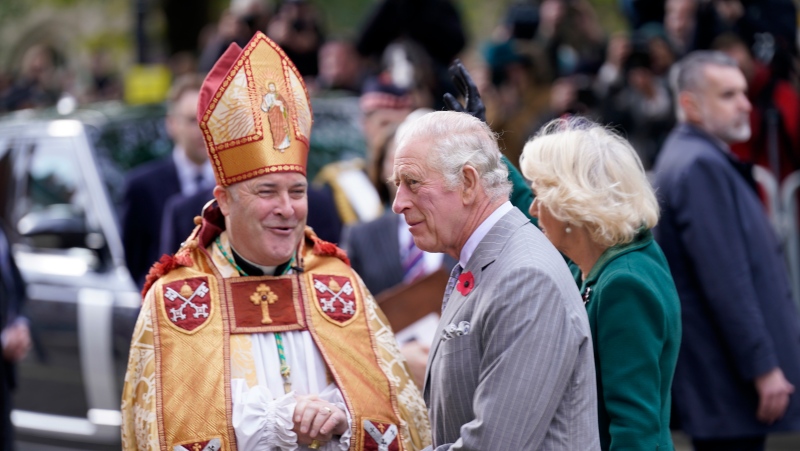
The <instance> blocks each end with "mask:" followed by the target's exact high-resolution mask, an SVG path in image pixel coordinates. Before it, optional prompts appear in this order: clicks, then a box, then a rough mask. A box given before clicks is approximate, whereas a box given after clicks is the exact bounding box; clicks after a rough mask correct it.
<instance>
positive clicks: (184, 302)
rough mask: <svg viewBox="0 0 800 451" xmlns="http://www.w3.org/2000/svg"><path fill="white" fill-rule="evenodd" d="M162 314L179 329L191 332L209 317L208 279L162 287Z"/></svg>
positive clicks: (193, 279) (181, 281)
mask: <svg viewBox="0 0 800 451" xmlns="http://www.w3.org/2000/svg"><path fill="white" fill-rule="evenodd" d="M162 289H163V295H164V313H166V315H167V319H168V320H169V322H170V323H171V324H172V325H174V326H176V327H177V328H179V329H182V330H185V331H187V332H192V331H194V330H196V329H197V328H199V327H200V326H202V325H203V324H204V323H205V322H206V320H207V319H208V318H209V317H210V316H211V295H210V294H209V287H208V278H206V277H193V278H191V279H183V280H178V281H175V282H171V283H168V284H164V286H163V288H162Z"/></svg>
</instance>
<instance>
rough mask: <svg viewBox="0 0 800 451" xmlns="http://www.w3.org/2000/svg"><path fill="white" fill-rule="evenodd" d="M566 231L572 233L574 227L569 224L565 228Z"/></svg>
mask: <svg viewBox="0 0 800 451" xmlns="http://www.w3.org/2000/svg"><path fill="white" fill-rule="evenodd" d="M564 231H565V232H567V233H572V228H571V227H570V226H567V228H566V229H564Z"/></svg>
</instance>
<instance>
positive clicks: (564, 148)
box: [520, 118, 681, 450]
mask: <svg viewBox="0 0 800 451" xmlns="http://www.w3.org/2000/svg"><path fill="white" fill-rule="evenodd" d="M520 162H521V166H522V173H523V174H524V175H525V177H527V178H528V179H529V180H531V182H532V188H533V191H534V194H535V196H536V197H535V199H534V201H533V203H532V204H531V208H530V212H531V214H532V215H534V216H536V217H537V218H538V221H539V227H540V228H541V229H542V231H543V232H544V234H545V235H546V236H547V238H549V239H550V241H551V242H552V243H553V245H554V246H555V247H556V248H557V249H558V250H559V251H561V252H562V253H563V254H564V255H566V256H567V257H568V258H569V259H570V260H572V262H574V264H575V265H573V272H574V273H575V278H576V281H577V282H578V285H579V286H580V291H581V294H582V296H583V300H584V303H585V304H586V310H587V313H588V315H589V324H590V325H591V328H592V339H593V342H594V358H595V366H596V373H597V394H598V413H599V423H600V443H601V445H602V449H604V450H614V449H643V450H644V449H652V450H655V449H673V445H672V438H671V435H670V430H669V418H670V387H671V385H672V377H673V374H674V372H675V364H676V362H677V359H678V349H679V347H680V338H681V323H680V304H679V300H678V294H677V291H676V289H675V284H674V282H673V281H672V276H671V275H670V271H669V267H668V265H667V261H666V259H665V258H664V254H663V253H662V252H661V248H659V246H658V244H656V242H655V241H654V240H653V236H652V234H651V232H650V229H651V228H652V227H653V226H655V225H656V222H657V221H658V203H657V202H656V198H655V195H654V193H653V189H652V188H651V186H650V184H649V182H648V180H647V177H646V176H645V172H644V170H643V168H642V163H641V161H640V160H639V157H638V156H637V155H636V152H635V151H634V150H633V148H632V147H631V146H630V144H628V142H627V141H625V140H624V139H623V138H621V137H620V136H618V135H616V134H615V133H613V132H610V131H609V130H607V129H605V128H604V127H602V126H600V125H598V124H595V123H593V122H591V121H588V120H586V119H582V118H572V119H557V120H555V121H552V122H550V123H548V124H547V125H546V126H545V127H543V128H542V130H541V131H539V132H538V133H537V135H536V136H534V137H533V138H532V139H531V140H530V141H528V143H527V144H526V145H525V147H524V149H523V153H522V158H521V160H520Z"/></svg>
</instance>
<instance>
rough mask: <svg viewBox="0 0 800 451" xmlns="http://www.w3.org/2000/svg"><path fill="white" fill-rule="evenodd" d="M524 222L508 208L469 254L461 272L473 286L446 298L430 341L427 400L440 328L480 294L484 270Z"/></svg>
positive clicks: (526, 219)
mask: <svg viewBox="0 0 800 451" xmlns="http://www.w3.org/2000/svg"><path fill="white" fill-rule="evenodd" d="M527 222H530V220H529V219H528V218H527V217H525V215H523V214H522V213H521V212H520V211H519V210H518V209H517V208H513V209H512V210H511V211H509V212H508V213H506V214H505V215H503V217H502V218H500V220H499V221H497V223H496V224H495V225H494V226H493V227H492V228H491V229H490V230H489V233H487V234H486V236H485V237H483V239H482V240H481V242H480V244H478V247H477V248H476V249H475V252H474V253H473V254H472V257H470V259H469V261H468V262H467V265H466V267H465V268H464V270H463V271H462V272H461V273H462V274H464V273H466V272H472V275H473V277H475V285H474V286H473V289H472V290H471V291H470V292H469V293H468V294H467V296H463V295H462V294H461V293H460V292H459V291H458V289H454V290H453V293H452V294H451V295H450V298H449V299H448V302H447V309H446V310H445V311H444V312H442V317H441V319H440V320H439V326H438V327H437V328H436V331H437V334H436V336H435V338H434V340H433V344H432V349H431V352H430V355H429V356H428V366H427V368H426V370H425V373H426V374H425V390H424V395H425V400H426V401H428V400H429V391H430V380H429V379H430V370H431V364H432V363H433V359H434V358H435V357H436V352H437V351H438V350H439V345H440V344H441V343H442V341H441V334H442V329H444V328H445V327H446V326H447V325H449V324H450V323H452V322H453V318H455V317H456V316H457V315H458V312H459V311H460V310H461V309H462V308H463V307H464V306H465V305H466V304H467V302H469V301H470V300H472V301H473V302H474V300H475V299H477V298H478V296H480V293H481V282H482V279H483V274H484V271H485V270H486V269H488V268H489V266H490V265H491V264H492V263H494V262H495V260H497V259H498V258H499V257H500V251H502V250H503V248H504V247H505V246H506V244H507V243H508V241H509V240H510V239H511V235H513V234H514V232H515V231H516V230H517V229H519V228H520V227H522V226H523V225H524V224H525V223H527Z"/></svg>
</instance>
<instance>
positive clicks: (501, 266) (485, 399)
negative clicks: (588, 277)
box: [424, 208, 600, 451]
mask: <svg viewBox="0 0 800 451" xmlns="http://www.w3.org/2000/svg"><path fill="white" fill-rule="evenodd" d="M467 271H470V272H472V274H473V275H474V278H475V282H474V286H473V289H472V291H471V292H469V293H467V296H463V295H462V294H461V293H460V292H459V291H458V290H457V289H456V290H453V293H452V295H451V296H450V298H449V301H448V304H447V307H446V309H445V311H444V312H443V314H442V318H441V321H440V322H439V327H438V332H437V341H435V342H434V345H433V347H432V349H431V353H430V357H429V360H428V374H427V375H426V378H425V379H426V383H425V390H424V396H425V401H426V403H427V405H428V409H429V413H430V418H431V429H432V433H433V446H434V447H435V449H436V450H437V451H442V450H448V449H452V450H483V451H485V450H494V449H498V450H499V449H502V450H515V451H516V450H546V451H550V450H563V451H583V450H598V449H600V442H599V434H598V429H597V393H596V387H595V372H594V357H593V352H592V341H591V333H590V330H589V321H588V319H587V316H586V309H585V308H584V306H583V303H582V301H581V298H580V294H579V292H578V288H577V286H576V285H575V281H574V279H573V278H572V276H571V274H570V271H569V269H568V268H567V265H566V263H565V262H564V259H563V257H561V255H560V254H559V253H558V251H556V249H555V248H554V247H553V246H552V244H550V242H549V241H548V240H547V238H545V236H544V235H543V234H542V233H541V232H540V231H539V229H537V228H536V227H535V226H534V225H533V224H531V223H530V221H529V220H528V218H526V217H525V216H524V215H523V214H522V213H521V212H520V211H519V210H517V209H516V208H515V209H513V210H512V211H511V212H509V213H507V214H506V215H505V216H503V217H502V218H501V219H500V221H498V222H497V224H495V225H494V227H493V228H492V229H491V230H490V231H489V233H488V234H487V235H486V237H485V238H484V239H483V240H482V241H481V242H480V244H479V245H478V247H477V249H476V250H475V253H474V254H473V255H472V257H471V258H470V260H469V262H467V265H466V268H464V273H465V272H467ZM462 321H467V322H469V324H470V329H469V333H468V334H465V335H460V336H454V337H453V338H450V339H447V340H439V337H442V336H443V333H442V330H443V329H444V328H446V327H447V326H448V325H450V324H455V325H456V326H458V325H459V324H461V322H462Z"/></svg>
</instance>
